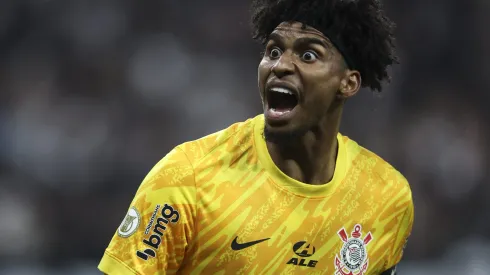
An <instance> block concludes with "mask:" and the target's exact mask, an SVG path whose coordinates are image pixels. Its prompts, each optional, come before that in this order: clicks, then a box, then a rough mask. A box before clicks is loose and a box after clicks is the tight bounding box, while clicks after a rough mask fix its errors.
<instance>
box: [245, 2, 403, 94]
mask: <svg viewBox="0 0 490 275" xmlns="http://www.w3.org/2000/svg"><path fill="white" fill-rule="evenodd" d="M282 22H300V23H302V24H303V27H306V26H310V27H313V28H315V29H317V30H319V31H321V32H322V33H323V34H325V36H326V37H328V38H329V39H330V40H331V42H332V43H333V44H334V45H335V46H336V48H337V49H338V50H339V52H340V53H342V55H343V57H344V60H345V61H346V63H347V65H348V66H349V68H350V69H355V70H358V71H359V73H360V74H361V78H362V87H369V88H371V89H372V90H373V91H381V90H382V86H381V83H382V82H383V81H387V82H389V81H390V77H389V75H388V71H387V68H388V66H390V65H393V64H396V63H398V57H397V56H396V53H395V38H394V35H393V32H394V29H395V24H394V23H393V22H392V21H391V20H390V19H389V18H388V17H387V16H386V15H385V14H384V12H383V7H382V4H381V2H380V1H379V0H252V30H253V38H254V39H255V40H258V41H259V42H260V43H262V44H265V43H267V41H268V38H269V35H270V34H271V33H272V32H273V31H274V29H275V28H276V27H277V26H278V25H279V24H281V23H282Z"/></svg>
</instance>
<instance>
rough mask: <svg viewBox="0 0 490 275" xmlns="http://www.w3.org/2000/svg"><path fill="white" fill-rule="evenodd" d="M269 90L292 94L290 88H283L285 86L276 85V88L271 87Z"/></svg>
mask: <svg viewBox="0 0 490 275" xmlns="http://www.w3.org/2000/svg"><path fill="white" fill-rule="evenodd" d="M271 91H273V92H278V93H283V94H288V95H294V93H293V92H291V91H290V90H288V89H285V88H279V87H276V88H272V89H271Z"/></svg>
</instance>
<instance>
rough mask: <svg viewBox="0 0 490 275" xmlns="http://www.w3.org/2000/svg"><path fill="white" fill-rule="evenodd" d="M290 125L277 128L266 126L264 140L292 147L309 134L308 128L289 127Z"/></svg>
mask: <svg viewBox="0 0 490 275" xmlns="http://www.w3.org/2000/svg"><path fill="white" fill-rule="evenodd" d="M289 126H290V125H283V126H281V127H275V126H270V125H267V123H266V125H265V127H264V138H265V140H266V141H267V142H272V143H275V144H282V145H292V144H294V143H297V142H299V141H300V140H301V138H302V137H303V136H304V135H305V134H306V133H307V132H308V130H309V128H308V127H306V126H305V127H289Z"/></svg>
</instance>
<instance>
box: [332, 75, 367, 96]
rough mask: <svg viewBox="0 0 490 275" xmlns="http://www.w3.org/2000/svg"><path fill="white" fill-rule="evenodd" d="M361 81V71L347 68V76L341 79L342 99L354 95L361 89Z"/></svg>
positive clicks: (340, 90)
mask: <svg viewBox="0 0 490 275" xmlns="http://www.w3.org/2000/svg"><path fill="white" fill-rule="evenodd" d="M361 81H362V80H361V73H359V71H355V70H349V69H347V70H346V71H345V76H344V77H343V78H342V80H341V81H340V88H339V94H338V97H339V98H341V99H348V98H350V97H353V96H354V95H355V94H357V92H359V89H361Z"/></svg>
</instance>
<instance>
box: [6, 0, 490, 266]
mask: <svg viewBox="0 0 490 275" xmlns="http://www.w3.org/2000/svg"><path fill="white" fill-rule="evenodd" d="M384 3H385V7H386V9H387V10H388V13H389V15H390V16H391V17H392V18H393V19H394V20H395V21H396V22H397V24H398V29H397V38H398V48H399V50H398V53H399V55H400V59H401V64H400V65H398V66H395V67H393V68H392V77H393V80H392V82H391V84H389V85H387V86H386V87H385V89H384V91H383V92H382V93H379V94H377V93H373V92H371V91H369V90H363V91H361V92H360V93H359V95H358V96H357V97H356V98H354V99H352V100H351V101H349V102H348V103H347V106H346V110H345V112H344V120H343V125H342V129H341V130H342V133H343V134H346V135H348V136H350V137H351V138H353V139H354V140H356V141H358V142H359V143H360V144H361V145H363V146H365V147H367V148H369V149H371V150H372V151H374V152H376V153H377V154H379V155H381V156H382V157H383V158H384V159H386V160H388V161H389V162H391V163H392V164H393V165H394V166H395V167H396V168H397V169H399V170H400V171H401V172H402V173H403V174H404V175H405V176H406V177H407V178H408V180H409V182H410V183H411V186H412V191H413V196H414V201H415V214H416V218H415V226H414V231H413V234H412V236H411V238H410V240H409V245H408V247H407V250H406V252H405V257H404V261H403V264H402V267H401V268H402V269H403V271H404V272H402V273H403V274H422V275H423V274H468V275H472V274H490V214H489V213H490V185H489V180H490V174H489V172H488V171H489V168H490V165H489V163H490V162H489V151H490V146H489V144H488V142H487V140H489V138H490V132H489V130H490V127H488V125H490V108H488V106H487V105H488V103H490V93H489V90H490V89H489V88H490V84H489V83H490V82H489V81H488V77H489V76H490V32H489V31H488V25H489V24H490V18H489V17H488V12H490V1H482V0H433V1H424V0H412V1H395V0H385V1H384ZM250 32H251V31H250V28H249V1H244V0H243V1H225V0H209V1H190V0H181V1H170V0H144V1H131V0H1V1H0V274H56V273H60V274H62V273H63V274H67V273H68V274H98V273H97V271H96V265H97V264H98V261H99V259H100V257H101V256H102V253H103V251H104V249H105V247H106V246H107V244H108V243H109V241H110V239H111V237H112V235H113V233H114V232H115V230H116V228H117V226H118V225H119V223H120V222H121V220H122V218H123V216H124V214H125V212H126V209H127V207H128V206H129V203H130V201H131V199H132V197H133V195H134V193H135V192H136V189H137V187H138V186H139V184H140V182H141V180H142V178H143V177H144V176H145V174H146V173H147V172H148V171H149V169H151V167H152V166H153V165H154V164H155V163H156V162H157V161H158V160H159V159H160V158H162V157H163V156H164V155H165V154H166V153H167V152H168V151H169V150H170V149H171V148H172V147H174V146H176V145H178V144H179V143H182V142H184V141H188V140H192V139H196V138H199V137H201V136H203V135H206V134H209V133H212V132H214V131H217V130H219V129H222V128H225V127H227V126H228V125H230V124H232V123H234V122H236V121H242V120H245V119H247V118H248V117H252V116H254V115H256V114H257V113H259V112H260V111H261V105H260V99H259V96H258V91H257V88H256V87H257V79H256V74H257V72H256V69H257V65H258V62H259V60H260V51H261V49H262V47H261V45H258V44H257V43H255V42H254V41H252V39H251V35H250Z"/></svg>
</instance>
